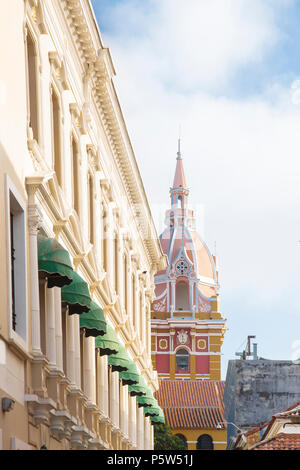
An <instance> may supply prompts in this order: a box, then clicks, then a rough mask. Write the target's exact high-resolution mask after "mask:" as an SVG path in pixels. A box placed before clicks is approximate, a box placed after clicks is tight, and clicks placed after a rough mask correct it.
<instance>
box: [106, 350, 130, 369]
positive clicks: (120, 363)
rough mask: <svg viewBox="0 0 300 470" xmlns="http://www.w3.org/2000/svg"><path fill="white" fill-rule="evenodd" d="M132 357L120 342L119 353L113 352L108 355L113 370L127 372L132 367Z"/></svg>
mask: <svg viewBox="0 0 300 470" xmlns="http://www.w3.org/2000/svg"><path fill="white" fill-rule="evenodd" d="M130 362H131V361H130V358H129V356H128V354H127V351H126V349H125V347H124V346H122V345H121V344H119V351H118V352H117V354H112V355H111V356H109V357H108V364H109V365H111V366H112V371H113V372H116V371H118V372H126V371H128V369H129V367H130Z"/></svg>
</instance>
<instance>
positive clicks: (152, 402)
mask: <svg viewBox="0 0 300 470" xmlns="http://www.w3.org/2000/svg"><path fill="white" fill-rule="evenodd" d="M136 401H137V403H138V406H139V408H141V407H142V406H143V407H148V406H157V401H156V399H155V398H153V395H152V392H151V390H150V389H149V388H148V389H147V393H146V395H145V396H142V397H139V396H137V397H136Z"/></svg>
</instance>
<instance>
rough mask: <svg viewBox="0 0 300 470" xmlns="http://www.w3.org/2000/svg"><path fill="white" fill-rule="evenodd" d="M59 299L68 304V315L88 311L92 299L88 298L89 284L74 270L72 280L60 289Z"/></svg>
mask: <svg viewBox="0 0 300 470" xmlns="http://www.w3.org/2000/svg"><path fill="white" fill-rule="evenodd" d="M61 300H62V302H66V303H67V304H68V306H69V315H73V314H74V313H78V314H79V315H80V314H82V313H84V312H89V311H90V308H91V302H92V299H91V298H90V292H89V286H88V284H87V283H86V282H85V281H84V280H83V279H82V277H81V276H79V274H77V273H76V272H75V271H74V277H73V281H72V282H71V284H70V285H68V286H64V287H63V288H62V290H61Z"/></svg>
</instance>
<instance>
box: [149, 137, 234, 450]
mask: <svg viewBox="0 0 300 470" xmlns="http://www.w3.org/2000/svg"><path fill="white" fill-rule="evenodd" d="M170 196H171V208H170V209H169V210H168V211H167V212H166V225H167V226H166V229H165V230H164V231H163V233H162V234H161V235H160V242H161V246H162V249H163V251H164V253H165V254H166V255H167V257H168V261H169V263H168V266H167V268H166V269H165V270H164V271H160V272H158V273H157V274H156V276H155V294H156V297H155V300H154V302H153V304H152V313H151V331H152V361H153V364H154V367H155V368H156V370H157V373H158V376H159V379H160V384H161V386H160V390H159V392H158V394H157V399H158V401H159V404H160V406H161V407H162V408H163V409H164V411H165V416H166V421H167V422H168V424H170V426H171V428H172V431H173V432H174V433H176V434H180V435H181V436H182V438H185V439H186V441H187V445H188V448H189V449H195V448H203V447H207V446H210V448H211V447H213V448H215V449H220V448H223V449H225V448H226V430H225V428H224V424H223V414H222V412H223V411H222V410H223V408H222V406H223V405H222V390H223V383H222V382H221V381H220V379H221V346H222V343H223V339H224V333H225V318H224V315H223V314H222V313H221V312H220V305H219V283H218V271H217V265H216V257H215V256H212V254H211V253H210V251H209V249H208V247H207V246H206V244H205V242H204V241H203V240H202V239H201V238H200V237H199V235H198V234H197V233H196V230H195V216H194V211H193V210H191V209H189V208H188V196H189V189H188V187H187V184H186V179H185V174H184V169H183V161H182V156H181V151H180V141H179V146H178V152H177V159H176V170H175V177H174V182H173V186H172V188H171V189H170ZM168 390H169V391H170V396H169V398H168V402H167V403H168V404H167V405H166V404H165V403H166V402H165V401H164V397H166V396H167V395H165V393H167V394H168V393H169V392H167V391H168ZM171 390H172V393H171ZM191 390H193V396H192V395H191V394H190V391H191ZM210 394H212V395H211V396H210ZM180 396H181V401H178V399H179V398H178V397H180ZM216 396H218V401H217V403H218V405H216V402H215V398H216ZM204 397H205V399H204ZM189 398H190V399H189ZM172 400H173V402H172ZM197 400H198V401H197ZM183 402H184V403H185V405H180V404H179V403H183ZM197 403H198V404H197ZM212 403H213V404H212ZM183 406H184V408H182V407H183ZM216 407H217V408H216ZM183 410H184V411H183ZM187 410H188V411H187ZM216 410H218V411H216ZM189 413H190V415H189ZM206 413H210V416H211V417H212V419H211V420H206V419H205V416H206ZM200 415H201V416H200ZM175 416H176V420H175ZM188 416H191V417H193V418H191V419H190V418H188ZM201 436H204V437H201ZM208 443H209V444H208Z"/></svg>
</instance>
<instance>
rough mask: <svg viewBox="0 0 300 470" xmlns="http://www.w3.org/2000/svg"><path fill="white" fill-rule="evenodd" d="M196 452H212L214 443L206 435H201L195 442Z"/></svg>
mask: <svg viewBox="0 0 300 470" xmlns="http://www.w3.org/2000/svg"><path fill="white" fill-rule="evenodd" d="M196 448H197V450H214V443H213V440H212V438H211V436H209V435H208V434H202V436H199V437H198V440H197V447H196Z"/></svg>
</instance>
